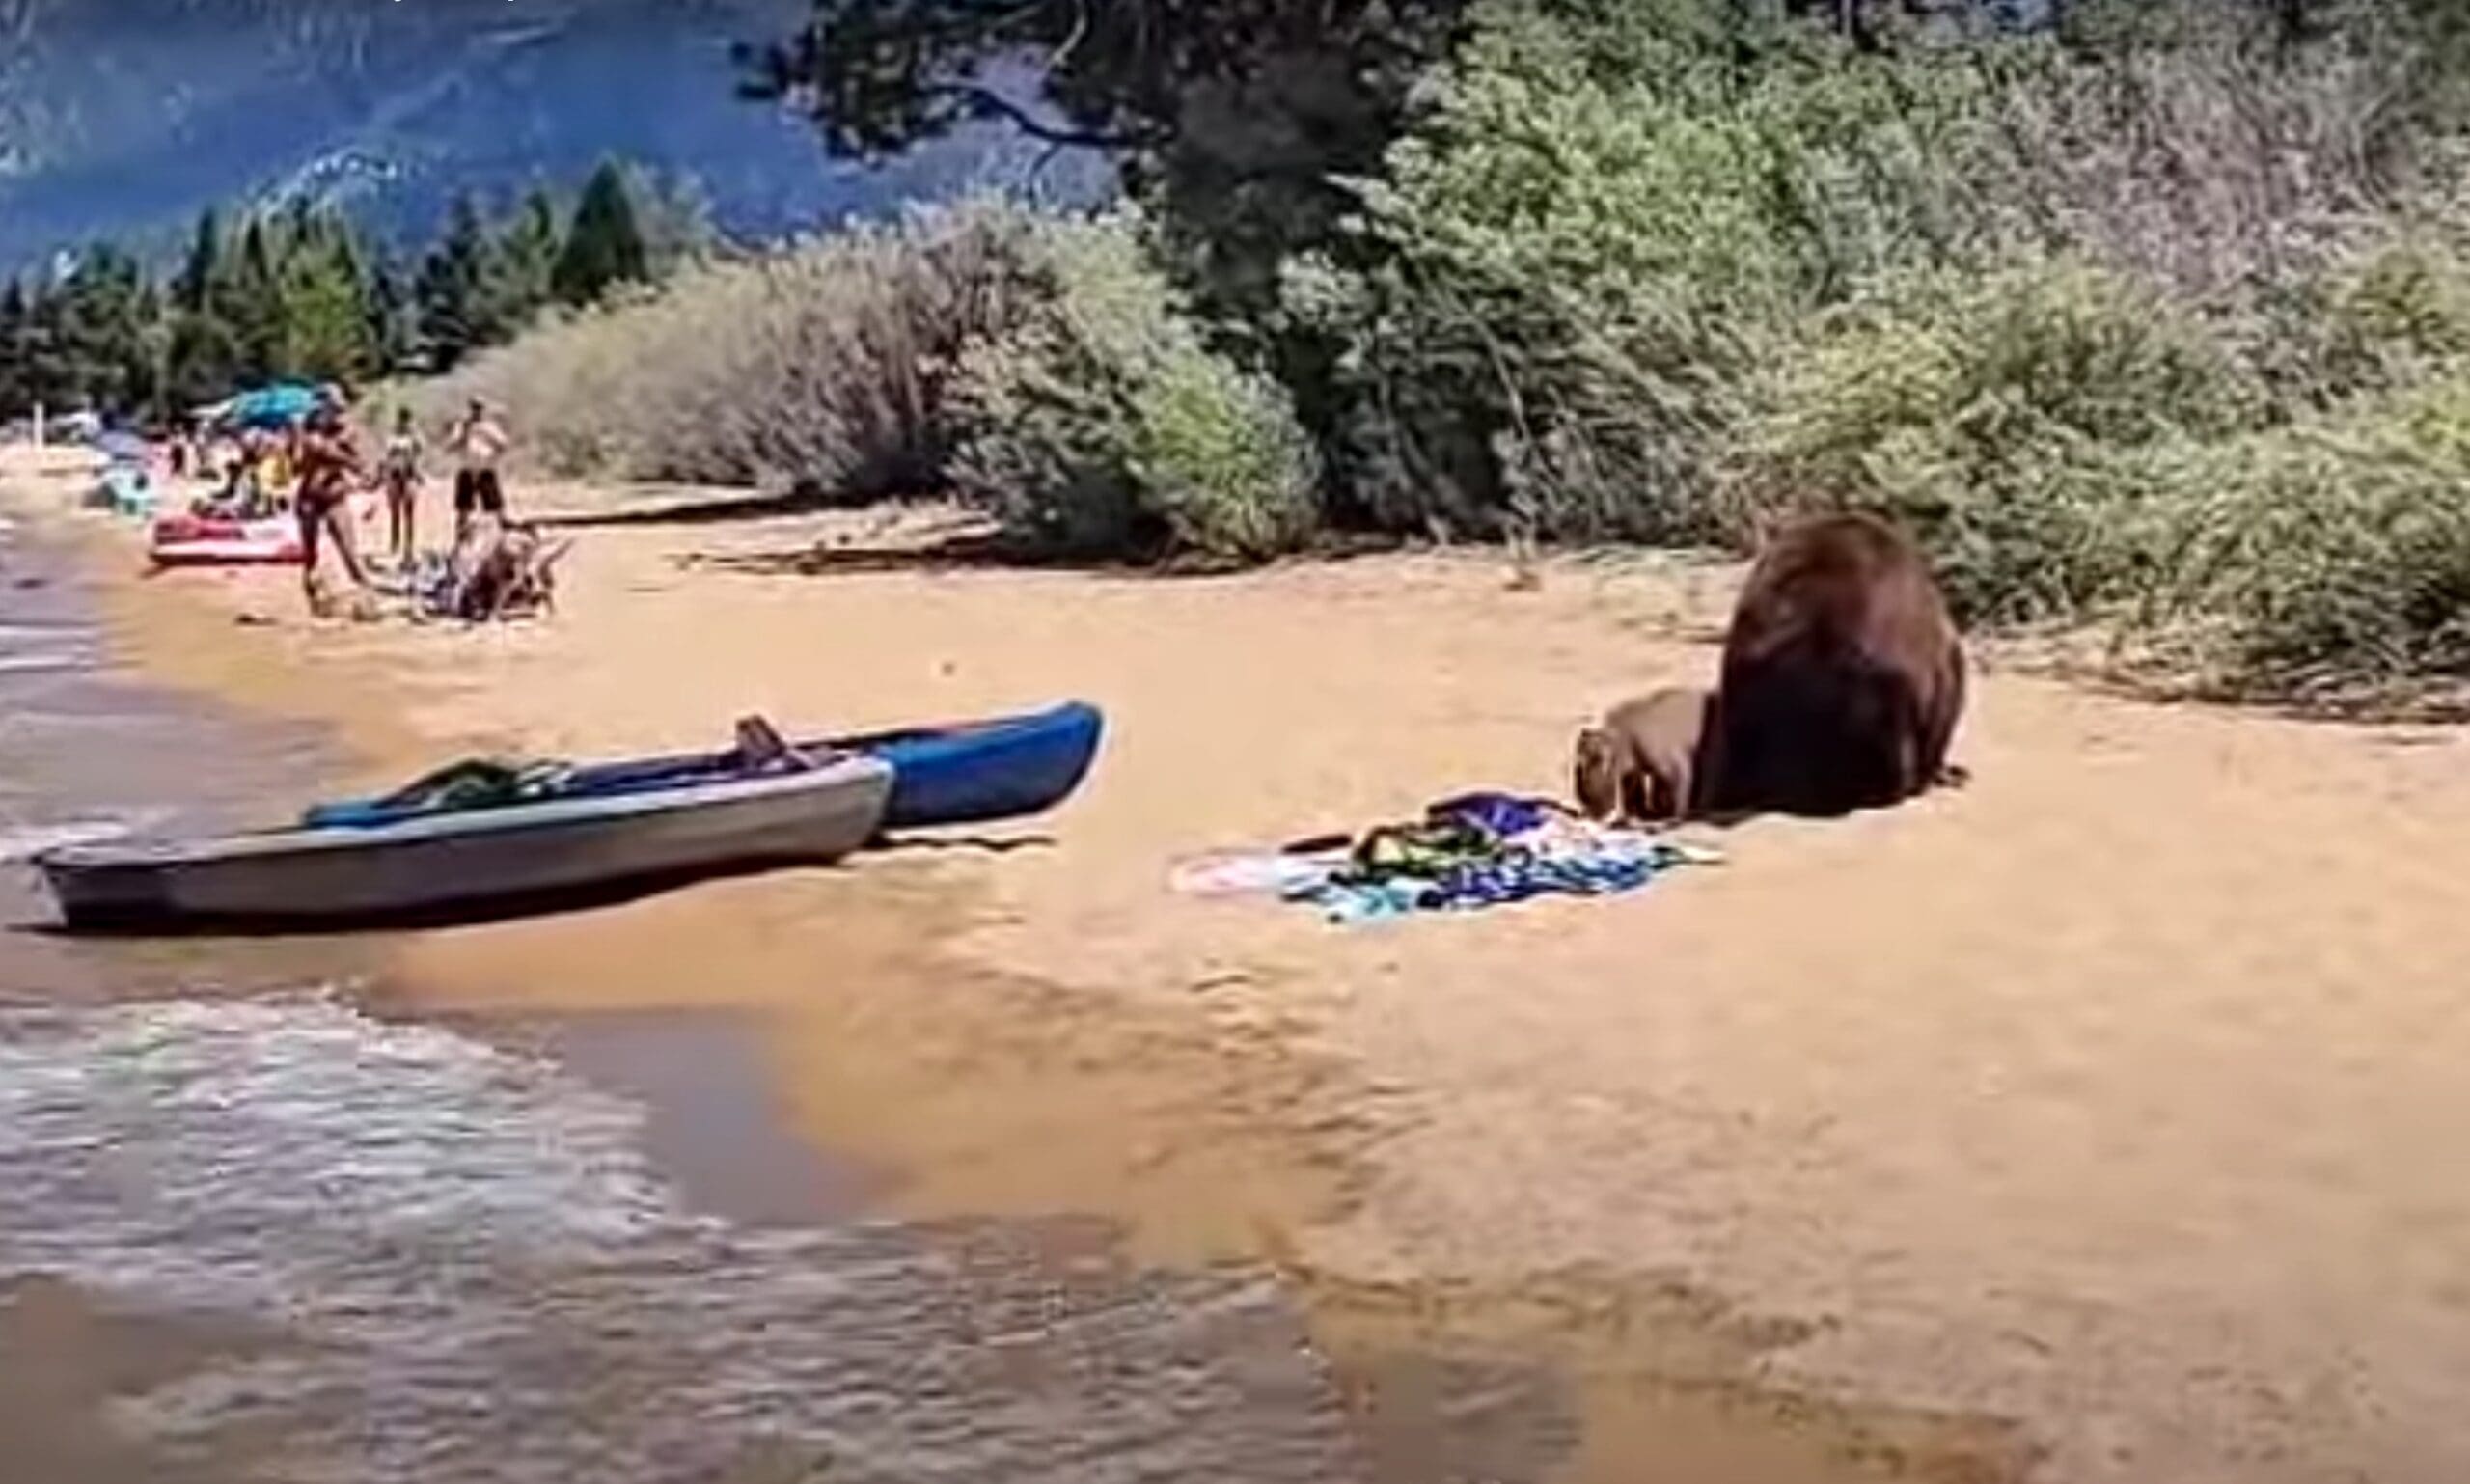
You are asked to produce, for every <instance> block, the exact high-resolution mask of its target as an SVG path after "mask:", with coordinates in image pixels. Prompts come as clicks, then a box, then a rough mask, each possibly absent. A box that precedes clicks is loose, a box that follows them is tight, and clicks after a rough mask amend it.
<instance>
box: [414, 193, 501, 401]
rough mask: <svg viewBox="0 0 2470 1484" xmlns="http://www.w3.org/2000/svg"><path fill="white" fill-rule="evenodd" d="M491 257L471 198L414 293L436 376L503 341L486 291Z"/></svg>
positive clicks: (460, 200)
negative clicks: (496, 342)
mask: <svg viewBox="0 0 2470 1484" xmlns="http://www.w3.org/2000/svg"><path fill="white" fill-rule="evenodd" d="M491 256H492V255H491V253H490V251H489V241H488V234H487V233H486V232H485V231H484V230H483V229H482V228H481V226H480V207H479V206H475V205H474V204H473V201H472V198H471V197H469V196H459V197H457V198H455V202H454V206H453V210H452V212H451V213H450V214H449V216H448V219H447V230H446V236H445V239H444V240H443V241H441V242H440V243H439V244H438V245H437V246H436V247H435V248H433V249H431V250H430V252H429V255H428V257H427V258H426V259H425V260H424V261H422V263H421V272H420V282H419V284H418V285H417V286H416V288H415V289H414V294H415V297H416V298H417V299H418V301H419V305H420V336H421V342H422V344H424V345H425V347H426V349H427V352H428V364H429V369H430V370H431V371H450V370H452V369H453V367H454V366H455V365H456V363H458V362H460V361H461V360H462V359H463V358H464V357H465V356H467V355H469V354H471V353H472V352H473V351H474V350H477V349H479V348H480V347H481V346H483V345H486V344H491V343H492V342H494V341H495V340H496V339H497V335H498V328H499V327H498V325H497V324H496V322H494V321H493V320H492V318H491V317H490V313H489V310H490V306H489V305H488V303H487V292H486V287H487V283H488V278H489V259H490V257H491Z"/></svg>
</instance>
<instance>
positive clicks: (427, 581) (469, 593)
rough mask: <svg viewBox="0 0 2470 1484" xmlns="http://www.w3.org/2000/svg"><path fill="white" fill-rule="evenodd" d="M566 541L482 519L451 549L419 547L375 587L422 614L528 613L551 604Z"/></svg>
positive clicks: (486, 616) (472, 618) (476, 619)
mask: <svg viewBox="0 0 2470 1484" xmlns="http://www.w3.org/2000/svg"><path fill="white" fill-rule="evenodd" d="M572 545H573V543H572V542H571V541H550V540H547V539H545V538H544V537H542V536H541V535H540V534H539V533H538V532H537V531H535V530H533V529H532V528H530V527H526V526H509V525H504V524H501V523H498V522H495V521H491V520H487V519H485V518H484V519H482V520H480V521H476V522H474V523H473V528H472V530H470V531H469V532H467V533H466V534H465V536H464V538H463V539H462V540H460V541H457V542H456V543H455V546H454V549H453V551H450V552H423V553H421V554H420V555H419V556H418V557H417V558H416V559H414V561H413V563H412V564H411V565H410V566H409V567H408V568H406V569H405V570H404V571H402V572H401V573H398V574H396V575H395V576H394V577H393V578H392V579H391V580H381V584H380V586H381V591H386V592H388V593H389V594H390V595H392V596H396V597H400V598H405V599H408V600H409V601H410V602H411V604H412V609H413V612H414V613H415V614H416V615H417V616H418V617H421V618H449V619H460V620H462V621H464V622H467V623H482V622H487V621H489V620H491V619H496V618H530V617H533V616H535V615H538V614H541V613H545V612H547V611H549V610H550V609H551V608H553V607H555V606H556V602H557V584H558V577H557V565H558V562H559V559H561V558H563V556H565V554H566V553H567V551H568V550H569V549H570V548H571V547H572Z"/></svg>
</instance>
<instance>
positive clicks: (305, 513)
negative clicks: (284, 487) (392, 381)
mask: <svg viewBox="0 0 2470 1484" xmlns="http://www.w3.org/2000/svg"><path fill="white" fill-rule="evenodd" d="M298 437H299V442H298V451H297V454H296V456H297V458H298V460H299V479H300V485H299V490H298V493H297V494H296V495H295V496H294V497H293V509H294V511H295V513H296V514H297V515H298V517H299V520H300V588H301V591H302V592H303V593H304V594H305V595H306V596H307V597H308V600H309V611H310V612H311V613H313V614H315V613H318V612H320V611H321V610H322V608H323V606H324V605H323V604H322V602H321V601H320V597H319V589H318V586H317V553H318V547H319V545H320V544H321V542H320V538H321V537H323V536H333V537H334V540H335V554H336V555H337V556H339V557H341V558H342V559H343V571H344V573H345V574H346V575H347V576H349V577H350V578H351V581H352V585H353V586H354V587H355V588H357V589H359V590H360V591H361V592H362V593H363V594H366V592H367V591H368V589H369V573H368V571H367V569H366V568H364V567H363V566H362V565H361V562H360V549H359V547H358V545H357V543H356V542H355V541H354V539H353V535H352V529H351V492H352V490H353V488H354V487H355V486H357V485H359V484H360V483H362V482H363V478H362V472H361V459H360V448H359V446H358V445H357V444H356V443H355V442H354V441H353V439H352V435H351V427H350V425H349V423H348V422H347V421H346V420H345V418H344V416H343V393H342V392H341V391H340V390H338V389H335V388H331V387H330V388H328V389H326V391H325V392H323V393H322V394H320V396H319V397H318V399H317V406H316V410H315V411H313V412H311V413H310V414H309V417H308V420H307V421H306V422H305V423H303V424H302V425H301V426H300V430H299V435H298Z"/></svg>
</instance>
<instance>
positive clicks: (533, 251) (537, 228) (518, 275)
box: [489, 190, 565, 334]
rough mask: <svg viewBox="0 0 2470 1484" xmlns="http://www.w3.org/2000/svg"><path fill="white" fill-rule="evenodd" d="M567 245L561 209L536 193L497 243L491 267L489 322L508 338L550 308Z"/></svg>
mask: <svg viewBox="0 0 2470 1484" xmlns="http://www.w3.org/2000/svg"><path fill="white" fill-rule="evenodd" d="M564 245H565V244H564V243H563V241H562V240H561V238H560V236H559V233H558V208H557V207H556V206H553V205H551V203H550V201H549V196H548V193H547V192H545V191H538V190H535V191H534V192H532V193H531V195H529V196H527V197H526V198H524V202H523V206H522V209H520V210H518V211H517V212H515V214H514V219H513V220H512V221H510V222H508V224H507V227H506V231H505V233H504V234H503V235H501V236H500V237H499V239H498V244H497V255H496V260H495V261H494V262H493V263H492V264H491V267H492V268H493V269H494V270H495V271H494V272H493V273H492V274H491V276H490V292H489V309H490V317H491V319H492V320H493V321H494V322H495V323H497V324H498V325H499V326H501V327H502V328H503V329H504V330H505V331H506V332H507V333H508V334H512V333H515V332H517V331H520V330H521V329H522V328H523V327H524V326H525V325H527V324H530V323H531V322H532V320H533V319H534V318H535V316H538V314H539V313H540V311H542V310H543V309H546V308H547V307H548V306H549V303H550V299H551V296H552V294H553V292H554V285H555V278H556V274H557V269H558V260H559V257H560V255H561V253H562V252H563V248H564Z"/></svg>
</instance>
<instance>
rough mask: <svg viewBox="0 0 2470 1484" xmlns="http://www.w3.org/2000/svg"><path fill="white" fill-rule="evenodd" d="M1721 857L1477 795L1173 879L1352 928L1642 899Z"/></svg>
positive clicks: (1550, 808)
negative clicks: (1560, 903) (1673, 873)
mask: <svg viewBox="0 0 2470 1484" xmlns="http://www.w3.org/2000/svg"><path fill="white" fill-rule="evenodd" d="M1720 860H1722V856H1721V855H1720V854H1719V853H1717V852H1715V851H1714V850H1711V849H1708V848H1707V847H1705V846H1700V845H1691V844H1687V843H1684V842H1682V841H1679V840H1674V839H1671V838H1666V837H1662V836H1658V835H1649V834H1645V833H1643V832H1640V831H1636V830H1623V829H1613V828H1608V827H1606V826H1603V825H1598V824H1595V823H1592V822H1590V821H1588V820H1585V819H1581V818H1579V817H1578V816H1577V815H1575V814H1573V813H1571V812H1570V811H1568V810H1566V809H1564V808H1562V807H1561V806H1560V805H1557V804H1554V803H1552V802H1551V801H1549V800H1543V799H1528V798H1520V797H1516V796H1513V795H1509V794H1500V793H1476V794H1467V795H1463V796H1461V797H1458V798H1454V799H1445V800H1442V801H1441V802H1440V803H1437V804H1434V805H1432V806H1431V807H1430V808H1428V809H1427V810H1426V811H1424V817H1423V818H1421V819H1419V820H1415V821H1413V822H1409V823H1402V824H1388V825H1383V826H1380V827H1378V828H1375V829H1372V830H1368V831H1365V832H1364V833H1363V834H1362V835H1360V836H1356V837H1340V838H1329V839H1321V840H1306V841H1304V842H1301V843H1299V844H1296V845H1291V846H1288V847H1287V848H1286V849H1284V850H1278V851H1265V852H1254V853H1251V854H1244V855H1231V856H1217V857H1211V858H1208V859H1204V860H1200V861H1194V862H1188V863H1186V864H1185V865H1184V866H1181V867H1179V868H1178V869H1177V870H1176V872H1175V874H1174V877H1173V882H1172V884H1173V886H1174V887H1175V889H1176V890H1177V891H1180V892H1186V893H1193V894H1197V895H1210V896H1225V895H1274V896H1276V897H1279V898H1281V899H1283V900H1286V901H1291V902H1303V903H1307V904H1309V905H1311V906H1314V907H1316V908H1318V909H1320V911H1321V913H1322V915H1323V916H1324V917H1325V918H1327V919H1328V920H1329V921H1332V922H1341V923H1345V922H1364V921H1377V920H1381V919H1386V918H1396V917H1404V916H1407V915H1409V914H1413V913H1419V912H1451V911H1459V912H1464V911H1475V910H1480V909H1483V908H1487V907H1497V906H1501V905H1504V904H1506V903H1510V902H1520V901H1525V900H1528V899H1530V898H1532V897H1537V896H1545V895H1574V896H1605V895H1610V894H1613V893H1623V892H1633V891H1636V890H1637V889H1638V888H1640V887H1643V886H1645V885H1646V884H1647V883H1648V882H1650V881H1652V880H1654V879H1655V877H1656V876H1657V875H1659V874H1660V873H1661V872H1663V871H1665V870H1667V869H1669V868H1671V867H1673V866H1695V865H1712V864H1715V863H1716V862H1719V861H1720Z"/></svg>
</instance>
